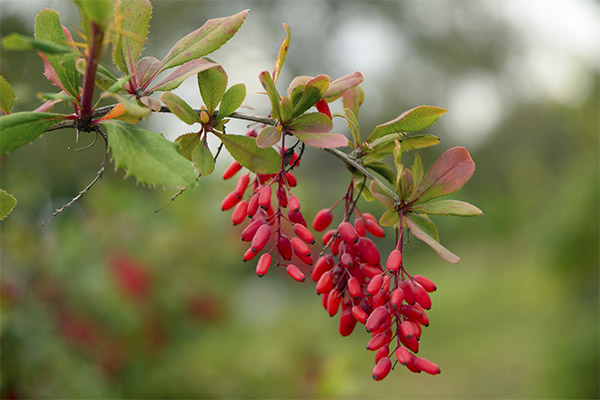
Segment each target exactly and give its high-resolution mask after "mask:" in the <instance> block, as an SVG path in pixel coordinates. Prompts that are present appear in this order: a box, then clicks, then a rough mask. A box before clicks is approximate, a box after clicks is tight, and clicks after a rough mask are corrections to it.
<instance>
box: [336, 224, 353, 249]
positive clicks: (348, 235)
mask: <svg viewBox="0 0 600 400" xmlns="http://www.w3.org/2000/svg"><path fill="white" fill-rule="evenodd" d="M338 232H339V234H340V237H341V238H342V240H343V241H344V242H346V243H349V244H356V242H358V233H356V231H355V230H354V227H353V226H352V224H351V223H350V222H348V221H344V222H342V223H341V224H340V225H339V226H338Z"/></svg>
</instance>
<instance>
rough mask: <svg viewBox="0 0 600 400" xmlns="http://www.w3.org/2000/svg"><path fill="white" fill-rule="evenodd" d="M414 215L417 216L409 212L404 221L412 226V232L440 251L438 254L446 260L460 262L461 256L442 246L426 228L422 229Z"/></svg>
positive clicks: (436, 250) (454, 262)
mask: <svg viewBox="0 0 600 400" xmlns="http://www.w3.org/2000/svg"><path fill="white" fill-rule="evenodd" d="M414 216H415V214H412V213H408V214H405V215H404V222H405V223H406V225H407V226H408V227H409V228H410V231H411V232H412V234H413V235H414V236H415V237H416V238H417V239H420V240H422V241H423V242H425V243H427V244H428V245H429V246H430V247H431V248H432V249H433V250H435V252H436V253H438V255H439V256H440V257H442V258H443V259H444V260H446V261H448V262H449V263H450V264H456V263H458V262H459V261H460V258H459V257H458V256H457V255H456V254H454V253H452V252H451V251H450V250H448V249H447V248H445V247H444V246H442V245H441V244H440V242H438V241H437V240H435V239H434V238H432V237H431V236H430V235H428V234H427V233H426V232H425V231H424V230H422V229H421V228H420V227H419V225H418V224H417V223H415V218H414Z"/></svg>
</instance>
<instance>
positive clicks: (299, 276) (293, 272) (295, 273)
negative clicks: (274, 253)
mask: <svg viewBox="0 0 600 400" xmlns="http://www.w3.org/2000/svg"><path fill="white" fill-rule="evenodd" d="M285 270H286V272H287V273H288V274H289V276H291V277H292V278H294V280H296V281H298V282H304V281H305V279H306V278H305V277H304V274H303V273H302V271H300V268H298V267H296V266H295V265H294V264H288V266H287V268H286V269H285Z"/></svg>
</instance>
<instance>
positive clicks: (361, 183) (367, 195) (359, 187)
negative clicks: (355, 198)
mask: <svg viewBox="0 0 600 400" xmlns="http://www.w3.org/2000/svg"><path fill="white" fill-rule="evenodd" d="M352 182H353V184H354V189H355V190H356V191H360V194H361V195H362V196H363V197H364V199H365V200H366V201H373V200H375V197H374V196H373V194H372V193H371V191H370V190H369V187H368V186H367V185H366V178H365V176H364V175H363V174H361V173H360V172H359V171H354V172H352Z"/></svg>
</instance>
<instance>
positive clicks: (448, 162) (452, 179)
mask: <svg viewBox="0 0 600 400" xmlns="http://www.w3.org/2000/svg"><path fill="white" fill-rule="evenodd" d="M474 171H475V163H474V162H473V160H472V159H471V156H470V154H469V152H468V151H467V150H466V149H465V148H464V147H453V148H451V149H448V150H446V151H445V152H444V153H443V154H442V155H441V156H440V157H439V158H438V159H437V160H436V161H435V162H434V163H433V165H432V166H431V168H430V169H429V171H428V172H427V175H425V176H424V177H423V181H422V182H421V184H420V185H419V187H418V188H417V190H415V194H414V196H413V199H416V200H418V201H419V202H424V201H427V200H431V199H434V198H436V197H440V196H445V195H447V194H450V193H454V192H456V191H457V190H458V189H460V188H461V187H463V186H464V184H465V183H467V181H468V180H469V179H470V178H471V176H472V175H473V172H474Z"/></svg>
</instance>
